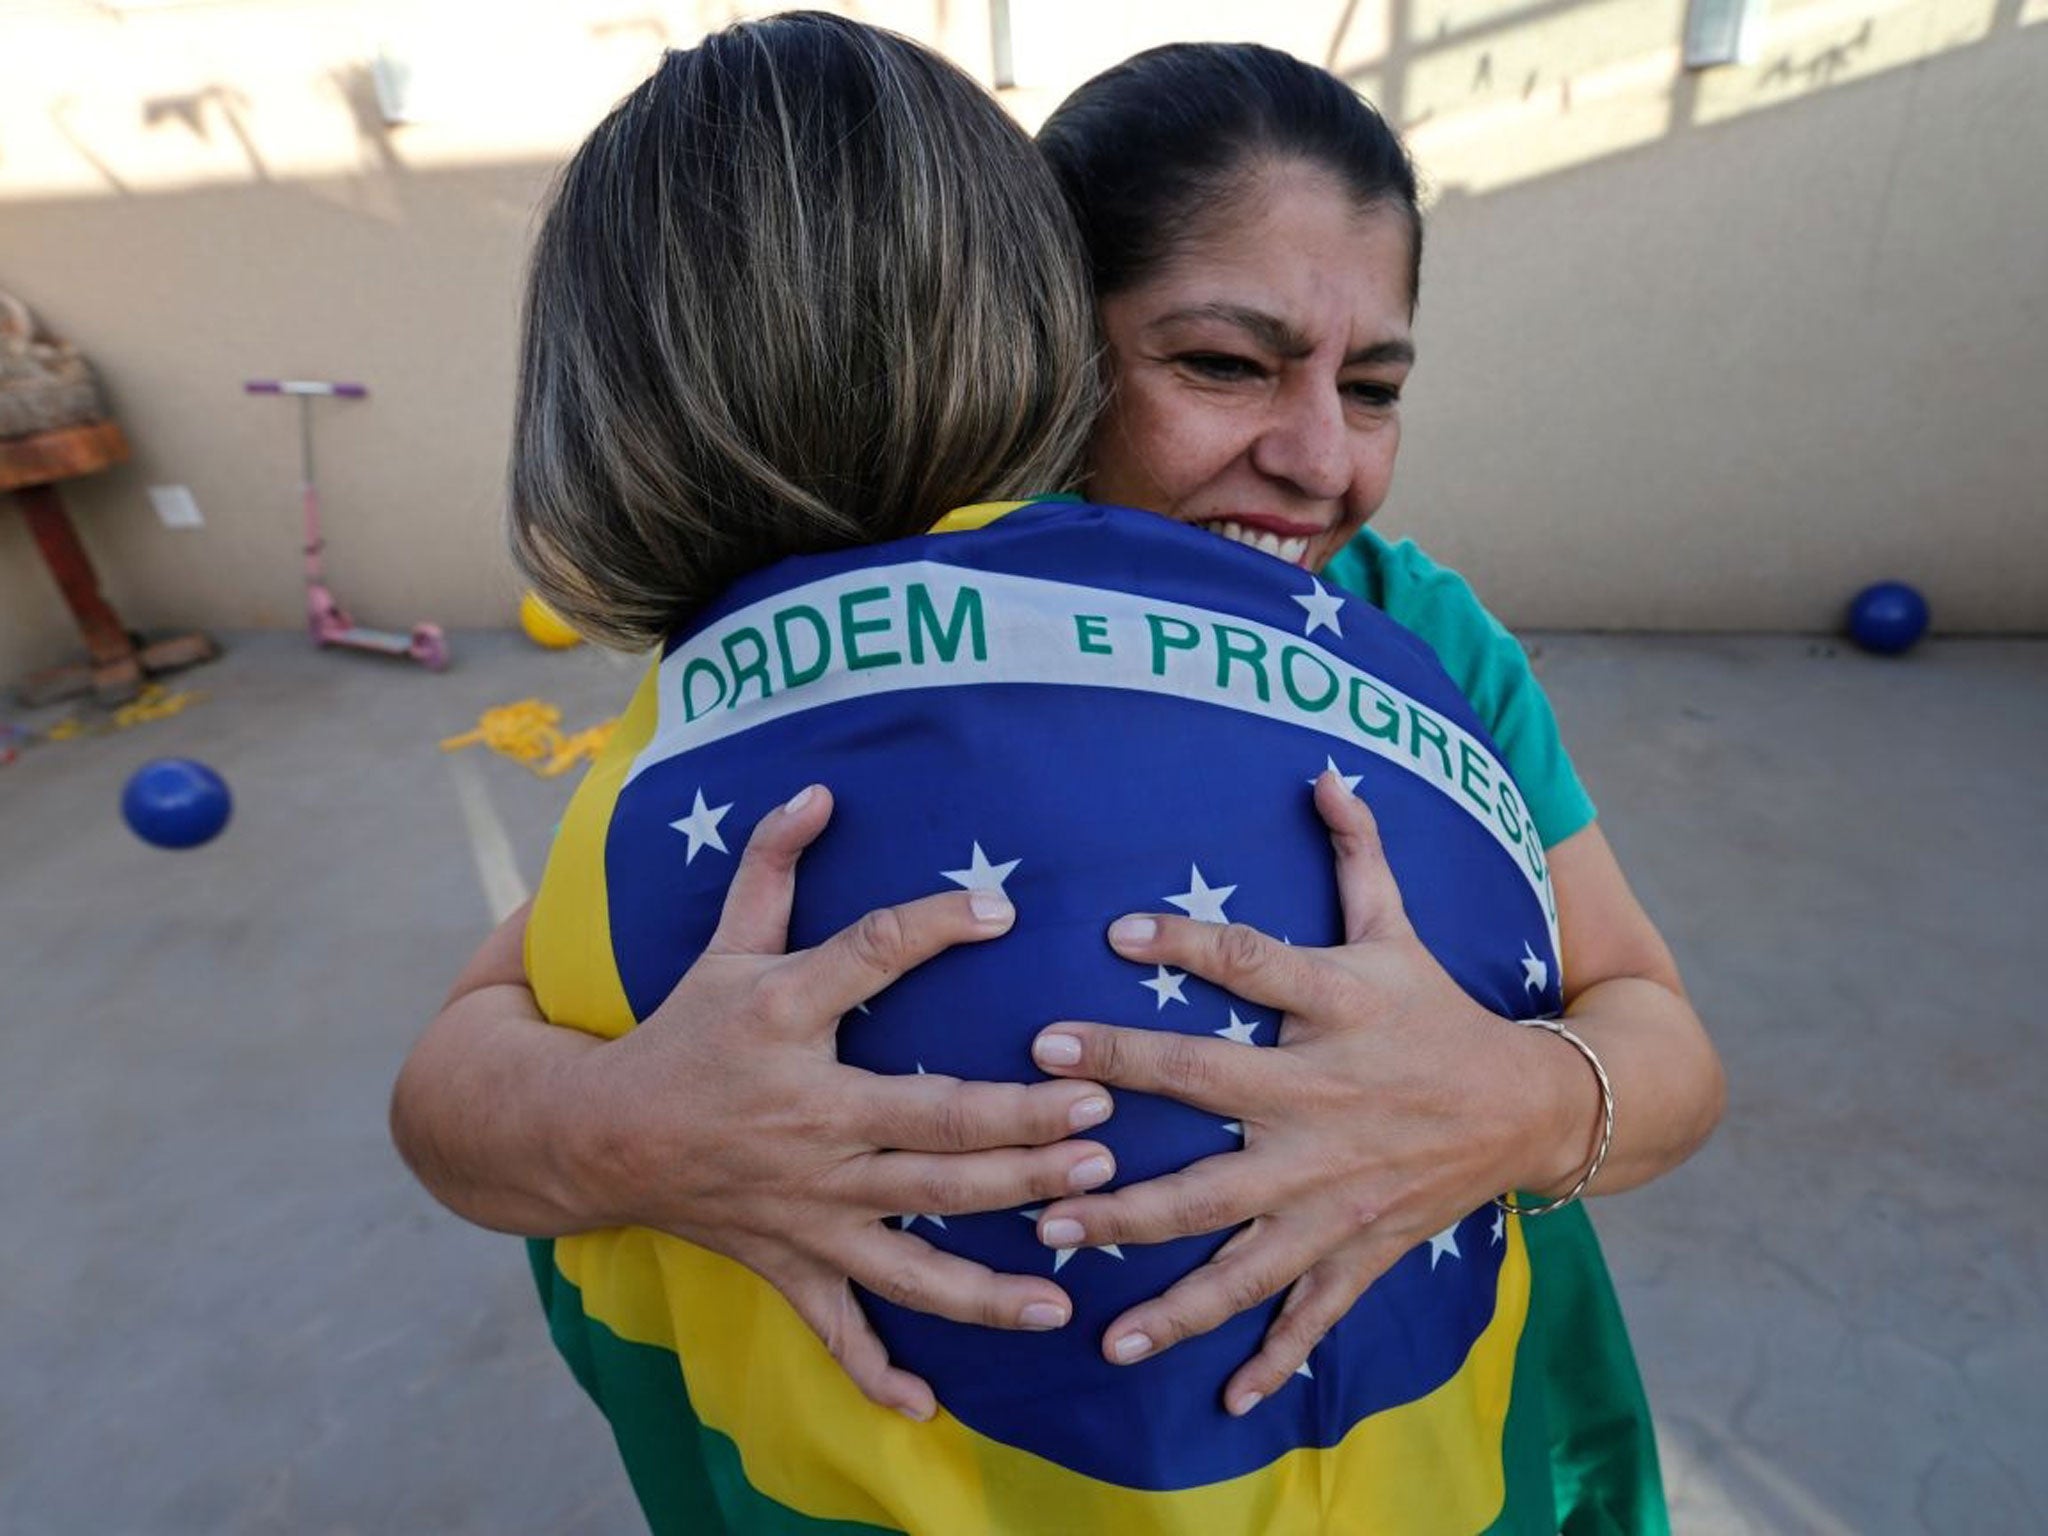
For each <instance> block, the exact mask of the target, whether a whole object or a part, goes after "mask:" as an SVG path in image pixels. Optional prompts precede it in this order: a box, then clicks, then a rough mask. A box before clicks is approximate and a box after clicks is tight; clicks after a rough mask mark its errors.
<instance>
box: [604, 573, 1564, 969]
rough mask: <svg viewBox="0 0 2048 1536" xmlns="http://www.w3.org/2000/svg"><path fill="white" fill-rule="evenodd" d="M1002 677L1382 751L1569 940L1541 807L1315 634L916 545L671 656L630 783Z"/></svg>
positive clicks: (761, 610)
mask: <svg viewBox="0 0 2048 1536" xmlns="http://www.w3.org/2000/svg"><path fill="white" fill-rule="evenodd" d="M990 683H1037V684H1055V685H1060V684H1064V685H1069V686H1073V687H1083V688H1111V689H1121V690H1126V691H1129V692H1134V693H1149V694H1156V695H1160V696H1164V697H1170V698H1175V699H1180V700H1183V701H1186V702H1190V703H1196V704H1210V705H1215V706H1218V707H1221V708H1224V709H1231V710H1236V711H1238V712H1240V713H1243V714H1248V715H1257V716H1260V717H1262V718H1264V719H1268V720H1276V721H1282V722H1285V723H1287V724H1290V725H1296V726H1300V727H1302V728H1304V729H1306V730H1310V731H1314V732H1317V733H1319V734H1321V735H1323V736H1325V737H1328V738H1330V739H1332V740H1336V741H1342V742H1344V743H1346V744H1347V745H1349V746H1351V747H1354V748H1356V749H1358V750H1360V751H1364V752H1370V753H1372V754H1373V755H1374V756H1376V757H1378V758H1380V759H1381V760H1383V761H1385V762H1388V763H1391V764H1393V765H1395V766H1397V767H1399V768H1401V769H1403V770H1404V771H1406V772H1409V773H1412V774H1414V775H1415V776H1416V777H1418V778H1420V779H1422V780H1423V781H1424V782H1426V783H1428V784H1430V785H1431V786H1433V787H1434V788H1435V789H1437V790H1439V791H1440V792H1441V793H1443V794H1444V795H1445V796H1446V797H1448V798H1449V799H1450V800H1452V801H1453V802H1454V803H1455V804H1457V805H1458V806H1460V807H1461V808H1462V809H1463V810H1464V811H1465V812H1466V813H1467V814H1468V815H1470V816H1472V817H1473V818H1474V819H1475V820H1477V821H1478V822H1479V823H1480V824H1481V825H1482V826H1484V827H1485V828H1486V830H1487V832H1488V833H1489V834H1490V835H1491V836H1492V837H1493V839H1494V841H1495V842H1497V843H1498V844H1499V845H1500V847H1501V848H1502V849H1503V850H1504V851H1505V852H1506V853H1507V854H1508V855H1509V856H1510V858H1512V859H1513V860H1514V862H1515V865H1516V867H1517V868H1519V869H1520V870H1521V871H1522V874H1523V877H1524V878H1525V879H1526V880H1527V881H1528V883H1529V887H1530V889H1531V890H1532V891H1533V892H1534V893H1535V895H1536V899H1537V902H1538V904H1539V905H1540V906H1541V907H1542V909H1543V914H1544V919H1545V921H1546V923H1547V924H1548V925H1549V928H1550V938H1551V943H1552V946H1553V950H1555V946H1556V944H1557V903H1556V899H1555V897H1554V895H1553V893H1552V891H1551V886H1550V870H1549V864H1548V861H1547V860H1546V859H1545V857H1544V854H1543V847H1542V842H1541V839H1540V838H1539V837H1538V835H1537V831H1536V824H1535V821H1534V818H1533V817H1531V816H1530V815H1529V812H1528V810H1527V808H1526V807H1525V806H1524V805H1523V803H1522V798H1521V794H1520V792H1519V791H1518V790H1517V789H1516V788H1515V785H1514V781H1513V780H1512V779H1511V778H1510V777H1509V776H1508V773H1507V771H1506V769H1505V768H1503V767H1502V766H1501V764H1500V762H1499V761H1498V760H1497V759H1496V758H1495V757H1494V755H1493V753H1492V752H1491V751H1489V750H1488V749H1487V747H1486V745H1485V744H1484V743H1483V742H1481V741H1480V740H1479V739H1478V738H1477V737H1475V736H1474V735H1472V734H1471V733H1470V732H1469V731H1467V730H1465V729H1464V728H1463V727H1461V726H1460V725H1459V724H1458V723H1457V722H1456V721H1454V720H1452V719H1450V718H1448V717H1447V716H1444V715H1442V714H1439V713H1438V712H1437V711H1435V710H1433V709H1431V708H1430V707H1429V706H1428V705H1426V704H1423V703H1421V702H1420V701H1418V700H1416V699H1414V698H1412V697H1411V696H1410V695H1408V694H1406V693H1404V692H1402V691H1401V690H1400V689H1399V688H1396V687H1395V686H1393V685H1392V684H1391V683H1388V682H1386V681H1384V680H1382V679H1381V678H1379V677H1376V676H1374V675H1373V674H1372V673H1369V672H1367V671H1365V670H1363V669H1362V668H1359V667H1357V666H1354V665H1353V664H1351V663H1350V662H1347V661H1345V660H1344V659H1343V658H1342V657H1341V656H1338V655H1336V654H1333V653H1332V652H1331V651H1329V650H1327V649H1326V648H1324V647H1323V646H1321V645H1319V644H1317V643H1316V641H1315V640H1313V639H1310V638H1308V637H1306V636H1303V635H1299V634H1294V633H1290V632H1289V631H1287V630H1284V629H1279V628H1276V627H1274V626H1272V625H1267V624H1260V623H1257V622H1255V621H1253V620H1250V619H1246V618H1242V617H1240V616H1238V615H1236V614H1231V613H1223V612H1219V611H1215V610H1212V609H1207V608H1199V607H1194V606H1191V605H1189V604H1185V603H1173V602H1165V601H1162V600H1159V599H1156V598H1149V597H1140V596H1136V595H1134V594H1132V593H1129V592H1121V591H1115V590H1110V589H1106V588H1102V587H1091V586H1084V585H1081V584H1078V583H1074V582H1062V581H1048V580H1044V579H1041V578H1038V577H1029V576H1014V575H1005V574H999V573H994V572H988V571H978V570H972V569H968V568H966V567H962V566H955V565H947V564H943V563H939V562H935V561H916V562H909V563H905V564H899V565H889V566H875V567H869V568H867V569H863V570H855V571H848V572H844V573H842V574H840V575H837V576H832V577H828V578H826V579H824V580H821V581H815V582H811V583H808V584H806V585H804V586H801V587H793V588H790V589H789V590H787V591H784V592H778V593H776V594H774V595H773V596H771V597H767V598H763V599H762V600H761V601H759V602H757V603H753V604H750V605H749V606H748V607H746V608H743V609H740V610H739V611H737V612H735V613H731V614H728V615H726V616H725V617H724V618H722V619H720V620H719V621H718V622H717V623H716V624H714V625H712V626H710V627H709V628H708V629H706V630H704V631H703V632H702V633H700V634H698V635H695V636H693V637H692V638H691V639H690V640H689V642H688V643H687V644H685V645H683V646H681V647H679V648H678V649H677V650H676V651H675V652H674V653H673V654H672V655H670V656H668V657H666V658H665V659H664V660H663V661H662V663H661V673H660V679H659V684H658V690H659V718H658V722H657V724H656V727H655V732H654V736H653V738H652V739H651V740H650V741H649V742H648V744H647V746H646V747H645V748H644V749H643V750H642V751H641V753H640V755H639V756H638V757H637V758H636V759H635V760H634V763H633V768H632V773H631V775H630V776H629V780H628V782H630V781H631V778H637V777H638V776H639V775H640V774H641V773H643V772H645V771H646V770H647V769H648V768H650V767H652V766H653V765H654V764H656V763H659V762H663V761H665V760H667V759H668V758H671V757H674V756H676V755H677V754H678V753H682V752H687V751H689V750H691V749H692V748H695V747H701V746H705V745H707V744H709V743H711V742H714V741H719V740H722V739H724V738H725V737H728V736H732V735H736V734H737V733H739V732H741V731H745V730H750V729H752V728H753V727H755V726H758V725H765V724H767V723H768V722H770V721H774V720H781V719H784V718H786V717H788V716H791V715H796V714H801V713H803V712H804V711H806V710H811V709H817V708H820V707H822V706H824V705H828V704H838V703H843V702H846V701H848V700H853V699H860V698H867V697H872V696H874V695H876V694H882V693H896V692H902V691H905V690H908V689H914V688H950V687H978V686H982V685H985V684H990Z"/></svg>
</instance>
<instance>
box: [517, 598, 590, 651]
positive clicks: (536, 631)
mask: <svg viewBox="0 0 2048 1536" xmlns="http://www.w3.org/2000/svg"><path fill="white" fill-rule="evenodd" d="M519 627H520V628H521V629H523V630H525V631H526V638H527V639H529V640H531V641H532V642H533V643H534V644H535V645H538V646H540V647H542V648H543V649H545V650H550V651H566V650H567V649H568V648H569V647H570V646H572V645H576V644H579V643H581V641H582V639H583V637H582V636H581V635H579V634H577V633H576V631H575V630H573V629H571V628H570V627H569V626H568V624H567V622H566V621H565V620H564V619H563V618H562V616H561V615H560V614H559V613H556V612H555V610H554V609H552V608H550V607H549V606H548V605H547V604H546V603H544V602H542V601H541V600H540V594H539V593H537V592H529V593H527V594H526V596H524V597H522V598H520V599H519Z"/></svg>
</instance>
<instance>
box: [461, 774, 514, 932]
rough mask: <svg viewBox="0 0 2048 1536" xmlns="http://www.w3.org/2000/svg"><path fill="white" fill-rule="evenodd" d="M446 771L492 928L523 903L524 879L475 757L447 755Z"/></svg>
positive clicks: (510, 840)
mask: <svg viewBox="0 0 2048 1536" xmlns="http://www.w3.org/2000/svg"><path fill="white" fill-rule="evenodd" d="M448 772H449V774H450V776H451V777H453V778H454V780H455V798H456V801H457V802H458V803H459V804H460V805H461V807H462V824H463V826H464V827H465V828H466V829H467V830H468V832H469V852H470V856H471V857H472V858H473V859H474V860H475V861H476V878H477V883H478V884H479V885H481V886H482V887H483V891H484V905H485V906H486V907H488V908H490V912H491V925H492V926H493V927H496V926H497V925H498V924H499V923H502V922H503V921H505V919H506V918H508V917H510V916H511V915H512V914H513V913H514V912H516V911H517V910H518V909H519V907H520V906H521V904H522V903H524V902H525V900H526V898H527V895H528V892H527V889H526V882H525V881H524V880H523V879H521V878H520V876H519V860H518V858H517V856H516V855H514V853H513V852H512V839H511V838H510V837H509V836H508V835H507V834H506V832H505V823H504V822H502V821H500V820H499V819H498V813H497V811H496V810H495V809H494V808H493V807H492V805H491V795H490V791H489V790H487V789H485V788H484V780H483V775H482V774H481V773H479V772H478V771H477V766H476V761H475V759H473V758H469V757H464V756H461V755H460V754H457V755H454V756H451V757H450V758H449V759H448Z"/></svg>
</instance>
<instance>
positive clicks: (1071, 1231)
mask: <svg viewBox="0 0 2048 1536" xmlns="http://www.w3.org/2000/svg"><path fill="white" fill-rule="evenodd" d="M1087 1235H1088V1234H1087V1233H1086V1232H1084V1231H1082V1230H1081V1223H1079V1222H1078V1221H1075V1220H1074V1219H1073V1218H1072V1217H1071V1216H1056V1217H1054V1218H1053V1219H1052V1220H1051V1221H1048V1222H1047V1223H1046V1224H1045V1225H1044V1226H1042V1227H1040V1228H1039V1229H1038V1240H1039V1241H1040V1242H1041V1243H1043V1244H1045V1246H1046V1247H1048V1248H1078V1247H1080V1246H1081V1239H1082V1238H1084V1237H1086V1236H1087Z"/></svg>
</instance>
